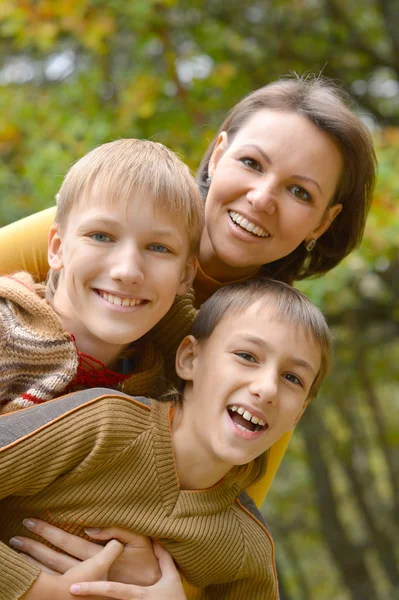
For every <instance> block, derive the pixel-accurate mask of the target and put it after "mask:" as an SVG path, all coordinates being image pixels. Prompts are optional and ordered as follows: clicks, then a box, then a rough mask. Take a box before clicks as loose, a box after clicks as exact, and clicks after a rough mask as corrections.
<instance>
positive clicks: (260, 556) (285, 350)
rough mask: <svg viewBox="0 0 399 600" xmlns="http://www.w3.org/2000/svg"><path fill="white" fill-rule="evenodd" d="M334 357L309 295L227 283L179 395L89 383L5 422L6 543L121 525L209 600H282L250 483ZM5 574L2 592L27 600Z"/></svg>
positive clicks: (209, 306)
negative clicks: (46, 531) (28, 528)
mask: <svg viewBox="0 0 399 600" xmlns="http://www.w3.org/2000/svg"><path fill="white" fill-rule="evenodd" d="M330 357H331V341H330V336H329V332H328V328H327V325H326V323H325V321H324V318H323V316H322V315H321V313H320V312H319V311H318V310H317V309H316V308H315V307H314V306H313V305H312V304H311V303H310V302H309V301H308V300H307V299H306V298H305V297H304V296H303V295H302V294H300V292H298V291H296V290H295V289H293V288H291V287H290V286H288V285H286V284H283V283H278V282H274V281H265V280H263V281H254V280H252V281H247V282H245V283H242V284H236V285H230V286H226V287H225V288H222V289H221V290H219V291H218V292H217V293H216V294H215V295H214V296H213V297H212V298H211V299H210V300H208V301H207V302H206V303H205V304H204V306H203V307H202V309H201V311H200V313H199V315H198V317H197V319H196V321H195V323H194V325H193V329H192V335H190V336H188V337H186V338H185V339H184V340H183V342H182V343H181V345H180V347H179V350H178V352H177V358H176V370H177V373H178V375H179V376H180V377H181V379H182V380H183V381H184V382H185V386H184V390H183V392H182V395H179V394H175V395H174V397H173V398H171V401H169V402H157V401H150V400H147V399H145V398H130V397H128V396H125V395H123V394H118V393H114V394H112V393H110V392H109V390H103V395H102V396H101V395H100V393H99V390H90V391H86V392H79V393H75V394H71V395H69V396H64V397H63V398H60V399H58V400H54V401H52V402H49V403H47V404H45V405H43V406H39V407H35V408H31V409H29V410H28V411H23V412H22V413H17V414H15V415H8V416H4V417H2V419H0V440H1V446H2V447H3V450H2V451H1V464H2V471H1V475H0V489H1V490H2V492H1V496H2V497H3V500H2V501H1V507H0V514H2V515H3V516H4V517H5V518H4V522H2V523H1V527H0V533H1V539H2V540H3V541H6V540H7V539H8V537H9V536H10V535H13V534H15V532H17V533H18V532H20V533H22V532H23V529H22V526H21V519H22V518H24V517H32V516H33V517H37V518H42V519H46V520H50V521H51V522H52V523H53V524H56V525H61V526H62V527H63V528H64V529H66V530H68V529H69V530H73V531H75V532H77V533H79V534H81V535H84V532H83V530H84V528H86V527H107V526H119V527H124V528H128V529H132V530H134V531H135V532H137V533H139V534H142V535H145V536H149V537H151V538H154V539H156V540H159V541H160V542H161V543H162V544H163V545H164V546H165V547H166V549H167V550H169V552H170V553H171V554H172V556H173V557H174V559H175V560H176V562H177V563H178V565H179V567H180V568H181V569H182V571H183V573H184V575H185V576H186V577H187V578H188V580H189V581H190V582H191V583H192V584H194V585H195V586H197V587H199V588H203V589H204V594H205V595H206V598H210V599H215V600H216V599H222V598H223V599H232V600H233V599H237V600H239V599H240V600H241V599H242V598H251V600H272V599H273V600H274V599H275V598H276V597H277V594H278V591H277V579H276V574H275V566H274V550H273V543H272V541H271V538H270V536H269V534H268V532H267V530H266V529H265V527H264V526H263V525H262V523H261V521H260V518H259V514H258V513H257V511H256V509H255V508H254V507H253V505H252V503H251V502H250V501H249V498H248V496H247V495H246V494H245V492H244V490H245V489H246V487H247V486H248V485H249V484H251V483H253V482H254V481H256V480H257V479H258V478H259V477H260V476H261V475H262V473H263V471H264V467H265V460H266V454H265V453H266V452H267V450H268V448H270V446H271V445H272V444H273V443H274V442H275V441H276V440H277V439H279V437H280V436H281V435H282V434H283V433H284V432H285V431H289V430H290V429H292V428H293V427H294V425H295V424H296V422H297V421H298V419H299V418H300V416H301V414H302V412H303V410H304V408H305V406H306V404H307V403H308V402H309V400H311V399H312V398H314V397H315V395H316V394H317V391H318V389H319V386H320V384H321V381H322V379H323V378H324V376H325V375H326V373H327V371H328V368H329V363H330ZM22 428H24V432H25V433H24V435H22V436H21V434H20V433H19V432H20V431H21V430H22ZM64 439H67V440H68V443H67V445H66V447H62V445H61V444H60V441H61V440H64ZM21 459H23V460H21ZM215 532H217V534H216V533H215ZM30 569H31V571H30V576H31V583H33V581H34V575H33V572H34V567H31V566H30ZM35 575H36V576H37V575H38V571H36V574H35ZM7 577H8V574H7V573H6V574H0V592H1V593H2V598H4V599H5V600H6V599H9V598H10V599H14V598H17V597H18V596H17V595H15V592H14V591H12V590H10V588H9V587H8V585H7V581H8V580H7ZM65 581H66V579H65V576H61V577H57V578H53V577H52V576H50V575H47V574H46V573H41V574H40V575H39V577H38V579H37V581H36V582H35V583H33V585H32V587H31V589H30V590H29V592H28V593H27V595H26V598H29V599H31V598H32V599H34V598H43V599H44V598H47V597H49V598H52V597H57V598H59V599H60V600H62V599H64V598H68V597H69V596H68V593H67V592H66V591H65ZM26 582H27V581H25V583H26ZM68 582H69V584H70V579H68ZM121 585H123V584H121ZM63 586H64V588H63ZM89 587H90V586H89ZM128 587H129V586H127V589H128ZM83 589H84V590H87V588H85V587H83ZM3 590H4V591H3ZM94 591H95V593H101V590H98V589H96V590H94V589H93V592H94ZM85 593H91V590H90V589H89V591H85ZM46 594H47V595H46ZM51 594H53V595H51Z"/></svg>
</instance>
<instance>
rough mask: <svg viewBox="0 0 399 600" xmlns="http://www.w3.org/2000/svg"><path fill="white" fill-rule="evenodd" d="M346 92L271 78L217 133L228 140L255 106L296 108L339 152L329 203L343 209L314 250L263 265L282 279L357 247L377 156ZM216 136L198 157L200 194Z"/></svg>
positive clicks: (324, 267) (322, 269)
mask: <svg viewBox="0 0 399 600" xmlns="http://www.w3.org/2000/svg"><path fill="white" fill-rule="evenodd" d="M350 102H351V100H350V97H349V96H348V95H347V94H346V93H345V92H344V91H343V90H341V89H339V88H338V87H337V86H336V85H334V84H333V83H332V82H330V81H328V80H325V79H323V78H321V77H313V78H309V77H301V78H299V77H297V78H295V79H282V80H280V81H277V82H274V83H270V84H269V85H266V86H265V87H263V88H260V89H259V90H256V91H255V92H252V93H251V94H249V95H248V96H246V97H245V98H243V99H242V100H241V101H240V102H239V103H238V104H236V106H234V107H233V108H232V110H231V111H230V112H229V113H228V115H227V117H226V119H225V120H224V122H223V123H222V125H221V127H220V130H219V132H218V135H219V134H220V133H221V132H222V131H225V132H226V133H227V136H228V141H229V142H231V141H232V140H233V139H234V136H235V134H236V133H237V132H238V131H239V130H240V129H241V127H242V126H243V125H245V123H246V122H247V120H248V119H249V118H250V117H251V116H252V115H253V114H254V113H256V112H257V111H260V110H263V109H271V110H277V111H286V112H296V113H298V114H299V115H303V116H304V117H306V118H307V119H309V121H311V122H312V123H314V124H315V125H317V127H319V128H320V129H321V130H322V131H324V132H326V133H327V134H328V135H329V136H330V138H331V139H332V140H333V141H334V142H335V144H336V145H337V147H338V149H339V150H340V152H341V154H342V159H343V160H342V162H343V173H342V177H341V181H340V182H339V184H338V186H337V190H336V193H335V195H334V197H333V199H332V200H331V202H330V205H329V206H333V205H335V204H342V205H343V208H342V211H341V212H340V213H339V215H338V216H337V217H336V218H335V220H334V221H333V222H332V224H331V225H330V227H329V228H328V229H327V231H326V232H325V233H324V234H323V235H322V236H321V237H320V238H319V239H318V240H317V244H316V247H315V248H314V250H313V251H312V252H307V250H306V248H305V246H304V244H301V245H300V246H298V248H296V249H295V250H294V251H293V252H291V254H289V255H288V256H285V257H283V258H281V259H279V260H276V261H274V262H272V263H269V264H267V265H264V267H263V271H264V274H265V275H267V276H270V277H274V278H275V279H279V280H281V281H286V282H288V283H292V282H293V281H295V280H299V279H305V278H307V277H312V276H318V275H322V274H323V273H326V272H327V271H330V270H331V269H332V268H334V267H335V266H336V265H337V264H338V263H339V262H340V261H341V260H342V259H343V258H344V257H345V256H347V255H348V254H349V253H350V252H352V250H354V249H355V248H356V247H357V246H359V244H360V242H361V240H362V237H363V232H364V226H365V222H366V217H367V213H368V211H369V208H370V204H371V200H372V194H373V190H374V184H375V177H376V157H375V153H374V148H373V143H372V140H371V136H370V133H369V131H368V129H367V127H366V126H365V125H364V124H363V123H362V122H361V121H360V119H359V118H358V117H357V116H356V115H355V114H354V113H353V112H352V111H351V110H350V108H349V105H350ZM218 135H217V136H216V137H215V139H214V140H213V142H212V143H211V144H210V146H209V147H208V149H207V151H206V152H205V155H204V157H203V159H202V161H201V164H200V167H199V170H198V176H197V180H198V183H199V186H200V189H201V193H202V196H203V198H204V199H206V196H207V194H208V190H209V182H208V181H207V179H208V165H209V161H210V158H211V156H212V153H213V150H214V148H215V145H216V141H217V138H218Z"/></svg>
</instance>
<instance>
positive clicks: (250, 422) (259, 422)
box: [227, 404, 269, 432]
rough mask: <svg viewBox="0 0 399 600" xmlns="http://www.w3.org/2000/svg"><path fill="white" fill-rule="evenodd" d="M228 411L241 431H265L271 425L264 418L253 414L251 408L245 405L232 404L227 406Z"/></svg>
mask: <svg viewBox="0 0 399 600" xmlns="http://www.w3.org/2000/svg"><path fill="white" fill-rule="evenodd" d="M227 411H228V413H229V415H230V418H231V420H232V421H233V422H234V423H235V425H236V427H238V429H240V430H241V431H252V432H255V431H265V430H266V429H267V428H268V427H269V426H268V424H267V423H266V422H265V421H264V420H263V419H261V418H260V417H257V416H256V415H252V414H251V413H250V412H249V410H247V409H246V408H244V407H243V406H237V405H236V404H232V405H231V406H228V407H227Z"/></svg>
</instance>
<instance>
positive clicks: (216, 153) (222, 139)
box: [208, 131, 229, 177]
mask: <svg viewBox="0 0 399 600" xmlns="http://www.w3.org/2000/svg"><path fill="white" fill-rule="evenodd" d="M228 145H229V140H228V137H227V132H226V131H222V132H221V133H219V135H218V139H217V140H216V144H215V147H214V149H213V152H212V154H211V158H210V159H209V165H208V175H209V176H210V177H212V175H213V173H214V171H215V169H216V167H217V164H218V162H219V160H220V159H221V158H222V156H223V154H224V153H225V152H226V150H227V146H228Z"/></svg>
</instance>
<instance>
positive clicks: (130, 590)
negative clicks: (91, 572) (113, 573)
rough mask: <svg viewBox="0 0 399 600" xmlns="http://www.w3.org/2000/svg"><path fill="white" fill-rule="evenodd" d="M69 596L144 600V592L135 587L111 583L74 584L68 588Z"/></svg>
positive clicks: (140, 588) (89, 582) (90, 582)
mask: <svg viewBox="0 0 399 600" xmlns="http://www.w3.org/2000/svg"><path fill="white" fill-rule="evenodd" d="M69 591H70V592H71V594H74V595H76V596H96V595H97V596H104V597H105V598H115V599H116V600H135V599H138V598H140V599H141V600H145V598H146V591H145V590H143V588H142V587H139V586H136V585H126V584H123V583H115V582H113V581H88V582H82V583H74V584H73V585H71V587H70V588H69Z"/></svg>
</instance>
